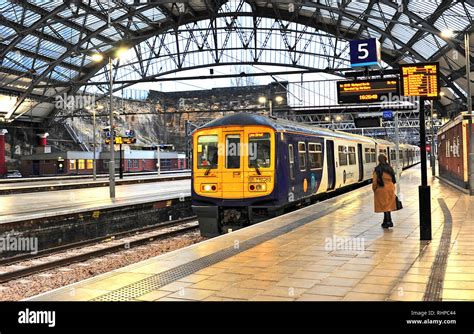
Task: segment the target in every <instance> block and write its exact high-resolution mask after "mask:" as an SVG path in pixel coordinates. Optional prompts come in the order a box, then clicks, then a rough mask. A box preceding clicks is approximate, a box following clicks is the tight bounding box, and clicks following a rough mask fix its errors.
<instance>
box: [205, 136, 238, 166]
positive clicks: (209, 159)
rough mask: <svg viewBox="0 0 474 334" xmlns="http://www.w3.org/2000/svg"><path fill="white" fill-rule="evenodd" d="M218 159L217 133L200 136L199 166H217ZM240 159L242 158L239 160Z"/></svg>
mask: <svg viewBox="0 0 474 334" xmlns="http://www.w3.org/2000/svg"><path fill="white" fill-rule="evenodd" d="M217 161H218V139H217V135H207V136H199V137H198V143H197V166H198V168H202V169H204V168H208V167H209V166H212V167H214V168H217ZM239 161H240V160H239Z"/></svg>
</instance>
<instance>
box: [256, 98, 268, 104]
mask: <svg viewBox="0 0 474 334" xmlns="http://www.w3.org/2000/svg"><path fill="white" fill-rule="evenodd" d="M258 102H259V103H265V102H267V98H266V97H265V96H260V97H259V98H258Z"/></svg>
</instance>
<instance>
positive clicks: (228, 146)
mask: <svg viewBox="0 0 474 334" xmlns="http://www.w3.org/2000/svg"><path fill="white" fill-rule="evenodd" d="M223 135H224V143H225V154H224V166H223V167H224V168H223V169H222V183H221V184H222V194H223V196H224V198H233V199H237V198H244V170H243V167H244V163H243V159H242V157H243V154H242V149H243V145H242V141H243V139H244V132H243V131H223Z"/></svg>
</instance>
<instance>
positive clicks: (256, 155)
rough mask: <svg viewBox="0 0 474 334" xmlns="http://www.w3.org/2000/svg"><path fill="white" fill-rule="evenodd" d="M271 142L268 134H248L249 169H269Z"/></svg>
mask: <svg viewBox="0 0 474 334" xmlns="http://www.w3.org/2000/svg"><path fill="white" fill-rule="evenodd" d="M270 153H271V142H270V134H269V133H251V134H249V167H251V168H255V167H261V168H268V167H270V156H271V155H270Z"/></svg>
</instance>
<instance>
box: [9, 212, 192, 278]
mask: <svg viewBox="0 0 474 334" xmlns="http://www.w3.org/2000/svg"><path fill="white" fill-rule="evenodd" d="M198 228H199V225H198V224H197V221H196V219H195V217H190V218H185V219H180V220H176V221H172V222H167V223H163V224H160V225H158V226H154V227H147V228H143V229H137V230H133V231H128V232H122V233H118V234H115V235H112V236H108V237H104V238H97V239H93V240H87V241H84V242H79V243H75V244H70V245H66V246H61V247H55V248H52V249H48V250H44V251H42V252H41V254H40V253H38V254H36V255H34V256H21V257H15V258H13V259H2V260H1V261H0V265H2V266H6V265H7V266H14V265H18V264H21V263H22V262H27V261H31V262H32V264H31V265H27V266H20V268H19V269H14V270H9V271H6V272H4V273H0V283H5V282H8V281H11V280H14V279H18V278H21V277H25V276H30V275H33V274H37V273H40V272H43V271H46V270H50V269H54V268H58V267H64V266H67V265H70V264H73V263H78V262H83V261H86V260H89V259H92V258H95V257H100V256H104V255H107V254H111V253H115V252H118V251H120V250H124V249H130V248H134V247H137V246H141V245H145V244H147V243H150V242H153V241H157V240H162V239H167V238H171V237H174V236H178V235H180V234H183V233H186V232H190V231H194V230H197V229H198ZM133 233H135V235H131V234H133ZM137 233H139V234H137ZM126 235H129V236H126ZM118 237H121V238H120V239H116V238H118ZM67 252H73V253H75V254H70V255H68V254H67ZM48 258H49V259H48ZM43 259H44V261H42V260H43Z"/></svg>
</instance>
